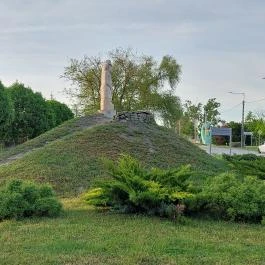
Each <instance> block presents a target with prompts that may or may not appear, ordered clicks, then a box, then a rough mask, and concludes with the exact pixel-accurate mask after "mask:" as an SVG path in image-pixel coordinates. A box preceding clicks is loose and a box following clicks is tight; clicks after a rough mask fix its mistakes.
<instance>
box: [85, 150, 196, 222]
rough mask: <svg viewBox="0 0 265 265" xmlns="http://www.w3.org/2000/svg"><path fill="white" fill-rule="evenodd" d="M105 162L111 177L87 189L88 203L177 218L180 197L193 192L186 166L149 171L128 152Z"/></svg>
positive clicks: (180, 208)
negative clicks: (113, 160) (115, 160)
mask: <svg viewBox="0 0 265 265" xmlns="http://www.w3.org/2000/svg"><path fill="white" fill-rule="evenodd" d="M105 163H106V165H107V170H108V172H109V174H110V175H111V176H112V178H111V179H110V180H104V181H99V182H98V183H97V188H95V189H92V190H90V191H89V192H88V193H86V195H85V198H86V200H87V202H88V203H89V204H92V205H96V206H105V207H106V206H110V207H112V208H113V209H115V210H118V211H120V212H126V213H147V214H149V215H158V216H161V217H164V216H165V217H169V218H173V219H176V218H178V217H179V216H180V215H181V214H182V212H183V211H184V207H185V205H184V204H183V200H184V199H186V198H189V197H190V196H192V194H190V193H188V192H187V186H188V185H187V183H186V180H187V179H188V178H189V177H190V175H191V174H192V173H191V171H190V169H189V167H180V168H178V169H174V170H172V169H171V170H159V169H156V168H153V169H151V170H150V171H148V170H146V169H144V168H143V167H142V166H141V165H140V163H139V162H138V161H137V160H136V159H133V158H132V157H130V156H128V155H123V156H121V157H120V158H119V160H118V163H117V164H115V163H113V162H112V161H109V160H107V161H105Z"/></svg>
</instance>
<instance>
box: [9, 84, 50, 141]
mask: <svg viewBox="0 0 265 265" xmlns="http://www.w3.org/2000/svg"><path fill="white" fill-rule="evenodd" d="M7 92H8V94H9V96H10V98H11V99H12V102H13V106H14V120H13V121H12V124H11V128H10V130H9V137H10V138H11V139H12V140H13V141H14V142H15V143H20V142H24V141H25V140H27V139H31V138H34V137H36V136H38V135H40V134H41V133H43V132H45V131H47V130H48V129H49V123H48V117H47V116H48V115H47V105H46V102H45V99H44V98H43V97H42V95H41V94H40V93H38V92H35V93H34V92H33V91H32V90H31V89H30V88H27V87H25V86H24V85H23V84H21V83H18V82H16V83H14V84H13V85H12V86H11V87H9V88H8V89H7Z"/></svg>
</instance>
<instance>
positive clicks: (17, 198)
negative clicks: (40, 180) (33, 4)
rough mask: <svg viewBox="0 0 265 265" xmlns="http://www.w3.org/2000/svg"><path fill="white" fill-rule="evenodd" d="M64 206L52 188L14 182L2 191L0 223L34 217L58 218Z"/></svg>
mask: <svg viewBox="0 0 265 265" xmlns="http://www.w3.org/2000/svg"><path fill="white" fill-rule="evenodd" d="M61 209H62V205H61V203H60V202H59V201H58V200H57V199H56V197H55V194H54V192H53V190H52V188H51V187H50V186H47V185H36V184H34V183H31V182H22V181H21V180H12V181H11V182H10V183H8V184H7V185H6V186H5V187H3V188H2V189H1V190H0V221H1V220H3V219H10V218H15V219H19V218H23V217H32V216H39V217H41V216H48V217H54V216H58V215H59V214H60V212H61Z"/></svg>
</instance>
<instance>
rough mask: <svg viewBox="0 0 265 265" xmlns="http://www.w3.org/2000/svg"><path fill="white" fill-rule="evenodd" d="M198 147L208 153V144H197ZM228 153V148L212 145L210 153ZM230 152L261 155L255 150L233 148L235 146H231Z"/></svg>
mask: <svg viewBox="0 0 265 265" xmlns="http://www.w3.org/2000/svg"><path fill="white" fill-rule="evenodd" d="M199 147H200V148H201V149H203V150H204V151H206V152H207V153H208V154H209V146H205V145H199ZM229 153H230V149H229V148H227V147H219V146H212V154H219V155H221V154H229ZM231 153H232V154H236V155H243V154H255V155H261V154H259V152H257V151H250V150H246V149H241V148H235V147H233V148H232V152H231ZM262 155H263V156H264V154H262Z"/></svg>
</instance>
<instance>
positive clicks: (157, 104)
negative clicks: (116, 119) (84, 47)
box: [62, 49, 181, 125]
mask: <svg viewBox="0 0 265 265" xmlns="http://www.w3.org/2000/svg"><path fill="white" fill-rule="evenodd" d="M108 57H109V58H110V59H111V61H112V83H113V99H112V100H113V103H114V106H115V109H116V110H117V111H124V110H127V111H133V110H141V109H145V110H150V111H157V112H160V114H161V116H162V117H163V118H164V119H167V118H169V119H170V121H169V120H167V121H165V123H166V124H170V125H172V124H173V123H174V121H173V119H174V120H175V121H177V119H179V113H180V111H177V108H178V107H179V106H178V105H175V106H174V107H173V106H172V102H176V103H177V104H178V102H179V100H176V96H174V95H173V93H174V92H175V88H176V85H177V83H178V82H179V80H180V74H181V67H180V65H179V64H177V62H176V60H175V59H174V58H173V57H172V56H168V55H167V56H164V57H163V58H162V61H161V62H160V64H158V62H157V61H155V60H154V58H153V57H151V56H145V55H142V56H138V55H136V54H135V53H133V52H132V50H131V49H127V50H124V49H116V50H113V51H111V52H109V55H108ZM102 61H103V60H102V58H101V57H87V56H84V58H83V59H81V60H77V59H71V60H70V65H69V66H67V67H65V70H64V73H63V75H62V77H63V78H65V79H66V80H68V81H71V83H72V86H71V88H70V89H68V90H67V92H68V94H70V96H71V97H72V98H75V99H77V100H78V101H79V102H80V104H81V105H82V106H83V109H84V112H85V113H92V112H95V111H97V110H98V109H99V102H100V81H101V80H100V79H101V78H100V77H101V62H102ZM165 86H167V87H168V91H165V89H164V87H165ZM166 102H171V104H169V105H167V103H166ZM167 106H168V108H167ZM173 117H174V118H173Z"/></svg>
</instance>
